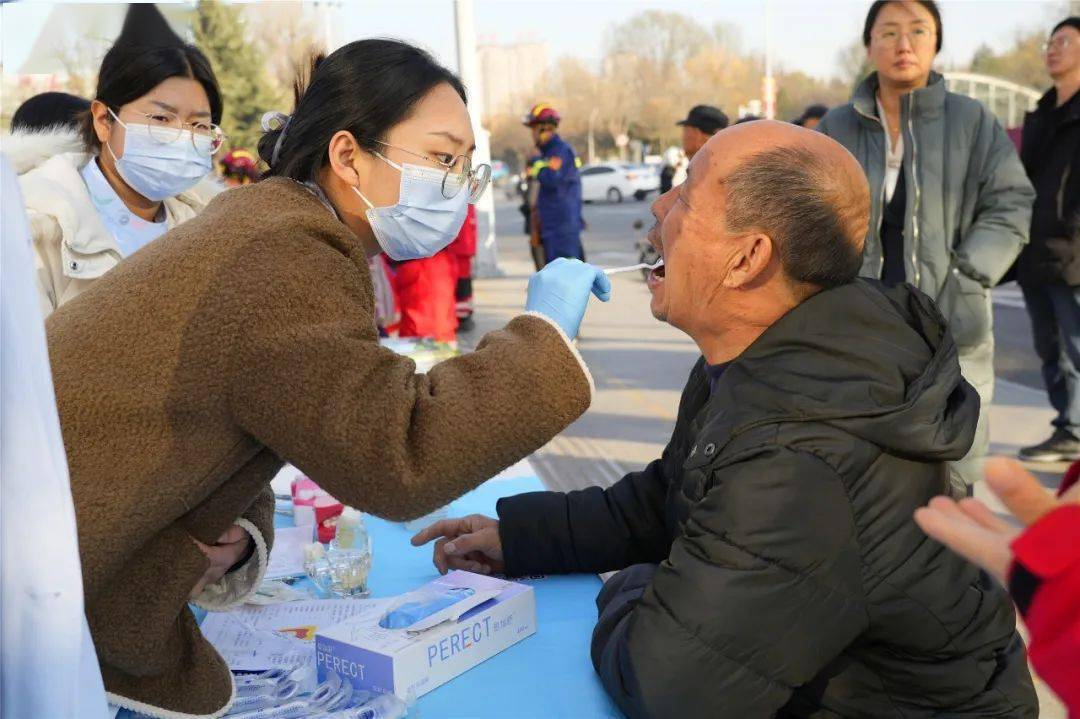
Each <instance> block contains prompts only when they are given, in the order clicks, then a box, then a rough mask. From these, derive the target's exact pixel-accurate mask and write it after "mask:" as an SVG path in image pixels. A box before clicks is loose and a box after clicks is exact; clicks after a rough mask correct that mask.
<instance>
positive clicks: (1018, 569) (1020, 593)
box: [1009, 562, 1042, 615]
mask: <svg viewBox="0 0 1080 719" xmlns="http://www.w3.org/2000/svg"><path fill="white" fill-rule="evenodd" d="M1041 584H1042V580H1041V579H1039V578H1038V577H1036V576H1035V575H1034V574H1032V573H1031V572H1030V571H1029V570H1028V568H1027V567H1025V566H1024V565H1023V564H1021V563H1020V562H1013V566H1012V571H1011V572H1009V594H1011V595H1012V598H1013V601H1014V602H1016V608H1017V609H1019V610H1020V613H1021V614H1024V615H1026V614H1027V613H1028V608H1029V607H1031V600H1032V599H1034V598H1035V592H1037V591H1038V590H1039V586H1040V585H1041Z"/></svg>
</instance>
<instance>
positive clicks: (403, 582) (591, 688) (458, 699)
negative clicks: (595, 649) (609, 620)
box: [119, 477, 622, 719]
mask: <svg viewBox="0 0 1080 719" xmlns="http://www.w3.org/2000/svg"><path fill="white" fill-rule="evenodd" d="M542 489H543V486H542V485H541V483H540V480H539V479H537V478H536V477H527V478H517V479H493V480H491V481H489V482H486V483H485V484H483V485H481V486H480V487H479V488H477V489H476V490H474V491H472V492H470V493H469V494H467V495H465V496H463V497H461V498H460V499H458V500H457V501H456V502H454V503H452V504H451V505H450V516H451V517H463V516H465V515H467V514H486V515H488V516H492V517H494V516H495V503H496V502H497V501H498V500H499V499H500V498H501V497H507V496H510V495H514V494H520V493H522V492H533V491H538V490H542ZM364 521H365V524H366V525H367V528H368V532H369V533H370V535H371V537H372V542H373V545H372V546H373V558H374V561H373V566H372V571H371V576H370V580H369V582H370V586H371V592H372V596H373V597H389V596H394V595H397V594H403V593H405V592H408V591H410V590H413V589H415V588H417V587H419V586H421V585H423V584H426V583H427V582H429V581H431V580H432V579H434V578H435V577H436V576H438V572H437V570H436V569H435V567H434V565H433V564H432V562H431V557H432V547H431V545H428V546H426V547H420V548H416V547H413V546H412V545H411V544H410V543H409V538H410V537H411V536H412V532H409V531H407V530H406V529H405V527H404V526H403V525H401V524H397V523H394V522H387V521H384V520H381V519H375V518H372V517H368V516H365V517H364ZM278 523H279V524H280V526H290V525H291V524H292V520H291V519H290V518H287V517H282V516H281V515H279V522H278ZM305 581H307V580H305ZM520 581H522V582H524V583H525V584H528V585H530V586H532V587H533V590H534V591H535V592H536V615H537V616H536V633H535V634H534V635H533V636H531V637H529V638H527V639H525V640H523V641H521V642H519V643H518V644H515V645H514V646H512V647H510V648H509V649H507V650H505V651H503V652H500V653H499V654H496V655H495V656H494V657H492V658H491V659H489V660H487V661H486V662H484V663H482V664H479V665H478V666H476V667H473V668H472V669H470V670H469V671H467V672H465V673H464V674H462V675H461V676H459V677H457V678H455V679H453V680H451V681H450V682H448V683H446V684H444V685H443V686H441V687H439V688H438V689H435V690H434V691H432V692H430V693H429V694H426V695H424V696H422V697H420V699H419V700H418V701H417V707H416V708H417V710H418V711H419V715H420V716H421V717H422V719H487V718H488V717H492V718H494V717H499V718H502V717H515V719H518V718H520V719H534V718H535V719H541V718H543V719H552V718H554V717H572V718H574V719H577V718H579V717H581V718H586V717H620V716H622V715H621V714H620V713H619V710H618V709H617V708H616V707H615V705H614V704H613V703H612V701H611V700H610V699H609V698H608V696H607V694H606V693H605V692H604V689H603V687H602V686H601V685H600V680H599V679H598V678H597V676H596V673H595V671H593V667H592V662H591V660H590V659H589V641H590V638H591V636H592V630H593V626H594V625H595V624H596V604H595V600H596V595H597V593H598V592H599V591H600V580H599V578H598V577H596V576H594V575H570V576H548V577H536V578H531V579H523V580H520ZM119 716H120V717H134V716H135V715H133V714H125V713H124V712H121V713H120V715H119Z"/></svg>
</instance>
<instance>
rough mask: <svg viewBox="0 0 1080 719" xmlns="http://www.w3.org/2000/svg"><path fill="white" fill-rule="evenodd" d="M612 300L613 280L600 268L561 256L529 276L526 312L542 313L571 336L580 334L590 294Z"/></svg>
mask: <svg viewBox="0 0 1080 719" xmlns="http://www.w3.org/2000/svg"><path fill="white" fill-rule="evenodd" d="M590 294H594V295H596V296H597V297H598V298H599V299H600V301H602V302H607V301H608V300H609V299H611V280H610V279H608V277H607V275H605V274H604V271H603V270H601V269H600V268H599V267H594V266H593V265H590V264H586V263H584V262H582V261H581V260H569V259H566V258H565V257H560V258H559V259H557V260H555V261H554V262H552V263H551V264H549V265H547V266H546V267H545V268H544V269H542V270H540V271H539V272H537V273H536V274H535V275H533V276H532V277H531V278H530V279H529V292H528V299H526V300H525V311H526V312H539V313H540V314H542V315H545V316H546V317H550V318H551V319H552V320H554V321H555V323H556V324H558V325H559V327H561V328H562V330H563V332H565V333H566V336H567V337H569V338H570V339H574V337H576V336H577V333H578V329H580V327H581V320H582V319H583V318H584V317H585V308H586V307H587V306H588V304H589V295H590Z"/></svg>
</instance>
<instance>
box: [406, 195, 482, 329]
mask: <svg viewBox="0 0 1080 719" xmlns="http://www.w3.org/2000/svg"><path fill="white" fill-rule="evenodd" d="M474 254H476V210H475V209H474V208H473V206H472V205H470V206H469V214H468V215H467V216H466V219H465V224H464V225H462V227H461V231H460V232H459V233H458V236H457V237H456V238H455V239H454V241H453V242H451V243H450V245H449V246H448V247H447V248H446V249H444V250H442V251H441V252H439V253H438V254H436V255H434V256H433V257H426V258H424V259H421V260H407V261H405V262H389V263H388V264H389V265H390V268H391V273H392V274H393V280H392V284H393V288H394V297H395V299H396V300H397V306H398V312H399V313H400V315H401V322H400V324H399V325H398V337H428V338H431V339H434V340H436V341H438V342H456V341H457V328H458V317H459V314H458V302H459V300H458V288H459V286H460V284H461V283H460V280H461V278H462V276H464V277H465V278H466V279H468V302H469V305H468V306H469V315H471V314H472V310H471V304H472V280H471V275H472V257H473V255H474ZM463 272H464V275H463V274H462V273H463Z"/></svg>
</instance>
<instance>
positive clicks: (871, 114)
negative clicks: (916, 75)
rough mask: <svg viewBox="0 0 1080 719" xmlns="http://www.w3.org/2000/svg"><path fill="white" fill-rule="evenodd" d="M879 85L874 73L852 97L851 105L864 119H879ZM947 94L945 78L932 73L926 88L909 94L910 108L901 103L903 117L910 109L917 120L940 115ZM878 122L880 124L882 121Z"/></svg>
mask: <svg viewBox="0 0 1080 719" xmlns="http://www.w3.org/2000/svg"><path fill="white" fill-rule="evenodd" d="M879 85H880V82H879V81H878V74H877V73H876V72H872V73H870V74H869V75H868V76H867V77H866V79H865V80H863V81H862V82H861V83H859V86H858V87H857V88H855V93H854V94H853V95H852V97H851V104H852V105H853V106H854V107H855V110H856V112H858V113H859V115H861V116H862V117H863V118H868V119H869V118H873V119H876V118H877V91H878V87H879ZM947 92H948V88H946V87H945V78H944V77H943V76H942V75H941V74H940V73H936V72H933V71H931V72H930V79H929V80H927V82H926V87H920V88H919V89H918V90H913V91H912V92H910V93H908V94H909V95H910V96H911V104H910V106H909V105H908V103H907V102H902V103H901V106H900V111H901V116H905V115H906V114H907V112H908V107H910V108H911V109H912V111H913V113H914V116H915V117H917V118H930V117H936V116H937V115H940V114H941V113H942V112H943V111H944V110H945V95H946V93H947ZM904 97H905V98H906V97H908V95H904ZM878 122H879V123H880V120H878Z"/></svg>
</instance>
